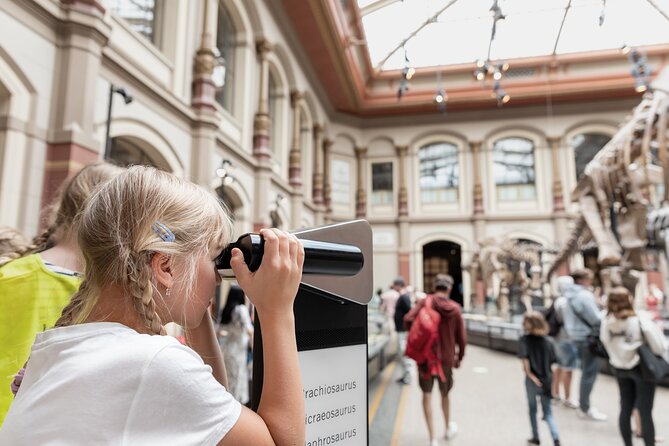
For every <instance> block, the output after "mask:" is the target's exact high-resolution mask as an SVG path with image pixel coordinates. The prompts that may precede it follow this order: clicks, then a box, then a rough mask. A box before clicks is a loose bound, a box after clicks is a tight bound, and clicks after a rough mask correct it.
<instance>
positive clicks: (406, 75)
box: [397, 48, 416, 101]
mask: <svg viewBox="0 0 669 446" xmlns="http://www.w3.org/2000/svg"><path fill="white" fill-rule="evenodd" d="M415 73H416V69H415V68H414V67H412V66H411V63H410V62H409V57H408V56H407V50H406V48H405V49H404V68H402V78H401V79H400V85H399V87H398V88H397V100H398V101H399V100H401V99H402V97H403V96H404V95H405V94H406V93H407V92H408V91H409V80H411V78H412V77H413V75H414V74H415Z"/></svg>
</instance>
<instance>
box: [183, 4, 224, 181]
mask: <svg viewBox="0 0 669 446" xmlns="http://www.w3.org/2000/svg"><path fill="white" fill-rule="evenodd" d="M217 18H218V2H217V1H216V0H205V1H204V9H203V15H202V33H201V35H200V47H199V49H198V50H197V53H196V54H195V62H194V64H193V96H192V99H191V108H192V109H193V111H194V112H195V119H194V121H193V125H192V128H193V144H192V149H191V171H190V179H191V181H193V182H195V183H197V184H199V185H200V186H202V187H204V188H206V189H209V188H211V181H212V179H213V178H214V176H215V170H216V167H218V166H216V163H215V161H214V157H215V154H216V130H217V129H218V126H219V120H218V117H217V114H216V86H215V85H214V81H213V80H212V74H213V72H214V66H215V64H216V60H215V58H214V47H215V45H216V33H217V26H218V24H217Z"/></svg>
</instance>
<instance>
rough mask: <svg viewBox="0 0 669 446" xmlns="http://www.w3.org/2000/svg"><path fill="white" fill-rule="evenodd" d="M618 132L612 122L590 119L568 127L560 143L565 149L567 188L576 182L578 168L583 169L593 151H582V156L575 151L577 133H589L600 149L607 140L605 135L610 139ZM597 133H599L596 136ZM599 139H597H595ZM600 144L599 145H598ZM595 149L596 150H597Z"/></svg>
mask: <svg viewBox="0 0 669 446" xmlns="http://www.w3.org/2000/svg"><path fill="white" fill-rule="evenodd" d="M617 132H618V125H617V124H614V123H612V122H604V121H591V122H581V123H578V124H576V125H574V126H572V127H570V128H569V129H568V130H567V131H566V132H565V135H564V138H563V142H562V144H563V145H564V147H565V149H566V150H567V154H568V155H567V159H566V160H565V161H566V162H565V167H566V170H567V188H568V190H572V189H573V188H574V187H575V186H576V183H577V181H578V180H577V178H578V177H579V170H580V169H583V167H584V165H585V164H587V163H588V162H589V161H590V160H592V158H593V157H594V155H595V153H597V152H595V151H594V147H593V148H592V149H593V150H590V151H588V152H589V153H584V154H583V155H582V156H580V155H579V154H577V153H576V150H575V147H574V143H575V141H574V139H575V138H576V137H577V136H579V135H588V134H589V135H591V136H593V137H595V138H594V141H591V142H592V143H594V144H596V145H597V147H598V149H599V150H601V149H602V148H603V147H604V145H605V144H606V143H608V141H607V140H606V138H605V136H608V140H611V138H613V136H614V135H615V134H616V133H617ZM598 135H601V136H599V137H597V136H598ZM597 140H599V141H597ZM600 145H601V147H599V146H600ZM599 150H597V151H599ZM577 158H578V159H579V161H580V162H579V163H578V164H581V168H580V169H579V166H578V165H577Z"/></svg>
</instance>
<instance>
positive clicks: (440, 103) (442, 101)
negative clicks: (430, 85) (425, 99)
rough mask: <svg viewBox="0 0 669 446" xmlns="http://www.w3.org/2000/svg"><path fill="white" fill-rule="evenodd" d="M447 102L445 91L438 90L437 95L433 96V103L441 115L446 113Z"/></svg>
mask: <svg viewBox="0 0 669 446" xmlns="http://www.w3.org/2000/svg"><path fill="white" fill-rule="evenodd" d="M447 101H448V95H447V94H446V90H444V89H443V88H439V89H438V90H437V93H436V94H435V95H434V102H435V104H437V108H438V109H439V111H440V112H441V113H446V102H447Z"/></svg>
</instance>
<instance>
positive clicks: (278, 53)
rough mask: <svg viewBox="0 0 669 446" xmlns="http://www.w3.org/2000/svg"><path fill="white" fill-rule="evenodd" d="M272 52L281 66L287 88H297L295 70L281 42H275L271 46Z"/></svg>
mask: <svg viewBox="0 0 669 446" xmlns="http://www.w3.org/2000/svg"><path fill="white" fill-rule="evenodd" d="M272 54H273V55H274V56H275V57H276V59H277V61H278V63H279V64H280V65H281V66H282V67H283V70H284V73H285V76H286V80H287V82H286V84H287V86H288V88H289V89H290V90H295V89H297V82H296V80H295V79H296V78H295V72H294V70H293V65H292V64H291V63H290V60H291V59H290V57H289V56H288V53H287V51H286V49H285V48H284V47H283V46H282V45H281V44H278V43H275V44H274V47H273V48H272Z"/></svg>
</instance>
